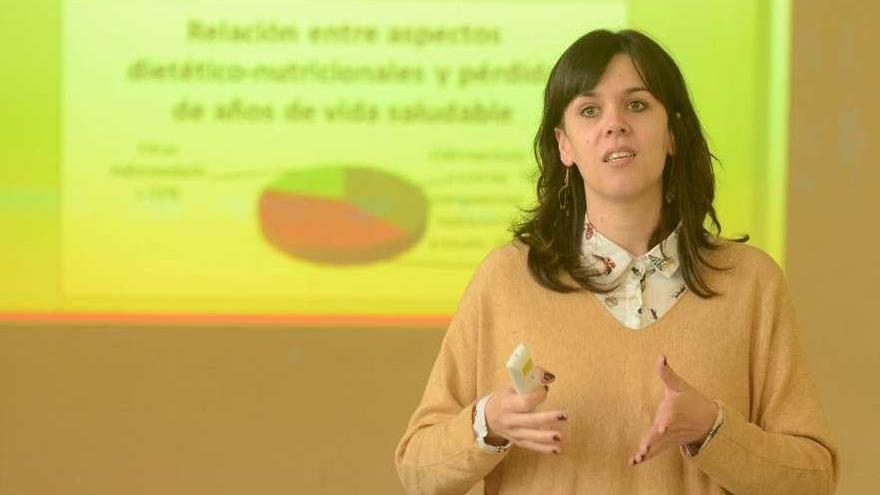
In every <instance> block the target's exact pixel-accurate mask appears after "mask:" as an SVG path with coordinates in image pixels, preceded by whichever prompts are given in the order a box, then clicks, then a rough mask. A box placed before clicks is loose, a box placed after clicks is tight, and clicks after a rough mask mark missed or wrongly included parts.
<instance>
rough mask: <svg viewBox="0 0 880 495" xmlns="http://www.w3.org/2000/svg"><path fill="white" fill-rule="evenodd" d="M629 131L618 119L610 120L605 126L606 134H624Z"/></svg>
mask: <svg viewBox="0 0 880 495" xmlns="http://www.w3.org/2000/svg"><path fill="white" fill-rule="evenodd" d="M628 132H629V127H627V125H626V124H624V123H623V122H620V121H615V122H611V123H610V124H608V126H607V127H606V128H605V135H606V136H614V135H625V134H627V133H628Z"/></svg>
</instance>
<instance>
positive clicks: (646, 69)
mask: <svg viewBox="0 0 880 495" xmlns="http://www.w3.org/2000/svg"><path fill="white" fill-rule="evenodd" d="M620 53H623V54H626V55H628V56H629V57H630V58H631V59H632V61H633V62H634V64H635V67H636V70H637V71H638V72H639V75H640V76H641V77H642V79H643V80H644V82H645V85H646V87H647V88H648V90H649V91H651V93H652V94H653V95H654V97H655V98H657V100H659V101H660V103H662V104H663V106H664V108H665V109H666V114H667V116H668V125H669V131H670V132H671V133H672V136H673V140H674V143H675V154H674V155H671V156H667V158H666V164H665V166H664V168H663V196H664V198H669V199H670V201H669V202H664V203H663V207H662V208H663V209H662V212H661V218H660V223H659V225H658V226H657V229H656V230H655V231H654V233H653V234H652V236H651V239H650V241H649V246H653V245H656V244H658V243H660V242H661V241H662V240H663V239H664V238H665V237H666V236H667V235H669V233H671V232H672V230H673V229H674V228H675V226H676V225H678V222H679V221H681V224H682V227H681V230H680V231H679V258H680V260H679V266H680V267H681V270H682V275H683V277H684V280H685V283H687V286H688V288H689V289H690V290H692V291H693V292H695V293H696V294H697V295H699V296H700V297H712V296H715V295H717V293H716V292H715V291H713V290H712V288H711V287H709V286H708V284H707V283H706V281H705V279H704V276H703V273H702V270H701V268H702V267H705V268H709V269H713V270H725V269H727V268H729V267H720V266H716V265H713V264H711V263H710V262H709V260H708V259H707V257H706V254H707V252H708V251H711V250H715V249H718V248H719V247H720V243H718V242H716V241H714V240H713V235H714V236H715V237H720V234H721V223H720V222H719V221H718V216H717V215H716V213H715V208H714V207H713V206H712V202H713V200H714V199H715V175H714V172H713V171H712V161H713V160H716V161H717V158H716V157H715V156H714V155H713V154H712V153H711V152H710V151H709V146H708V144H707V143H706V139H705V137H704V136H703V130H702V126H701V125H700V121H699V119H698V118H697V114H696V112H695V111H694V107H693V105H692V104H691V100H690V97H689V95H688V90H687V86H686V85H685V82H684V77H682V75H681V71H680V70H679V69H678V66H677V65H676V64H675V61H673V60H672V57H670V56H669V54H668V53H666V51H664V50H663V48H662V47H660V45H658V44H657V43H656V42H655V41H653V40H652V39H651V38H649V37H648V36H646V35H644V34H642V33H640V32H638V31H633V30H624V31H618V32H611V31H607V30H596V31H591V32H589V33H587V34H585V35H584V36H582V37H580V38H579V39H578V40H577V41H575V42H574V43H573V44H572V45H571V46H570V47H568V49H567V50H565V52H564V53H563V54H562V56H561V57H560V58H559V60H558V61H557V62H556V65H555V66H554V67H553V70H552V71H551V72H550V77H549V79H548V80H547V86H546V87H545V89H544V113H543V118H542V119H541V125H540V127H539V128H538V132H537V134H536V135H535V141H534V153H535V159H536V161H537V162H538V177H537V193H538V198H537V199H538V201H537V205H536V206H534V207H533V208H531V209H525V210H523V213H524V215H523V217H522V219H521V220H520V221H519V222H518V223H516V224H515V225H514V226H513V228H512V231H513V234H514V237H515V238H516V239H518V240H519V241H520V242H522V243H524V244H526V245H528V246H529V256H528V264H529V270H530V271H531V273H532V275H533V276H534V277H535V279H536V280H537V281H538V282H539V283H540V284H541V285H543V286H544V287H547V288H549V289H551V290H554V291H557V292H571V291H575V290H580V289H587V290H590V291H592V292H608V291H609V288H608V287H607V286H601V285H599V283H598V282H596V281H595V277H596V276H597V275H599V274H600V273H599V271H598V269H597V268H595V267H593V266H589V264H584V263H583V261H582V260H581V255H580V250H581V237H582V234H583V228H584V226H583V219H584V215H585V213H586V197H585V195H584V184H583V179H582V178H581V174H580V172H579V171H578V169H577V167H576V166H572V167H570V169H571V172H570V173H571V177H570V186H571V190H570V193H571V194H570V196H571V200H570V201H568V206H567V207H566V208H565V209H564V210H561V209H560V202H559V193H560V190H561V189H562V186H563V180H564V179H563V178H564V175H565V166H564V165H563V164H562V161H561V159H560V157H559V147H558V144H557V141H556V135H555V129H556V128H557V127H562V117H563V112H564V111H565V108H566V107H567V106H568V104H569V103H570V102H571V101H572V100H573V99H574V98H575V97H577V96H579V95H582V94H584V93H586V92H587V91H590V90H592V89H593V88H594V87H595V86H596V84H598V82H599V79H600V78H601V77H602V74H603V73H604V72H605V68H606V67H607V66H608V63H609V61H610V60H611V58H612V57H614V56H615V55H617V54H620ZM707 223H708V225H709V226H710V227H711V231H712V232H713V233H714V234H710V231H709V230H708V229H707V228H706V224H707ZM732 240H734V241H737V242H745V241H747V240H748V236H747V235H746V236H743V237H739V238H735V239H732ZM561 270H566V271H567V272H568V273H569V275H571V277H572V279H573V280H574V281H575V282H577V284H578V285H579V287H570V286H568V285H566V284H565V283H563V282H562V281H561V280H560V275H561V273H560V271H561Z"/></svg>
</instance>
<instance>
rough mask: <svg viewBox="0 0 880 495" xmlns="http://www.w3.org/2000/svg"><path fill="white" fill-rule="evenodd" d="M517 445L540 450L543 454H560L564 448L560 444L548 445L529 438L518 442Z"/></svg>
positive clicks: (536, 450)
mask: <svg viewBox="0 0 880 495" xmlns="http://www.w3.org/2000/svg"><path fill="white" fill-rule="evenodd" d="M516 446H517V447H522V448H524V449H529V450H533V451H535V452H540V453H542V454H559V453H560V452H562V448H561V447H560V446H559V445H547V444H543V443H535V442H530V441H528V440H523V441H521V442H517V443H516Z"/></svg>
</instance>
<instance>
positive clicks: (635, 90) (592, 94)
mask: <svg viewBox="0 0 880 495" xmlns="http://www.w3.org/2000/svg"><path fill="white" fill-rule="evenodd" d="M639 91H647V92H648V93H650V92H651V90H650V89H648V88H646V87H644V86H634V87H632V88H626V89H625V90H623V94H625V95H628V94H632V93H638V92H639ZM581 96H587V97H591V98H592V97H595V96H596V92H595V91H586V92H584V93H581Z"/></svg>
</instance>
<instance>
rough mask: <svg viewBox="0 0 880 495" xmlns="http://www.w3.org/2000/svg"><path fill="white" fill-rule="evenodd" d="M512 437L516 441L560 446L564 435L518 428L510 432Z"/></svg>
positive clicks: (555, 432)
mask: <svg viewBox="0 0 880 495" xmlns="http://www.w3.org/2000/svg"><path fill="white" fill-rule="evenodd" d="M510 436H511V439H513V440H515V441H528V442H534V443H540V444H545V445H559V444H561V443H562V433H560V432H558V431H554V430H532V429H530V428H517V429H514V430H513V431H511V432H510Z"/></svg>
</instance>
